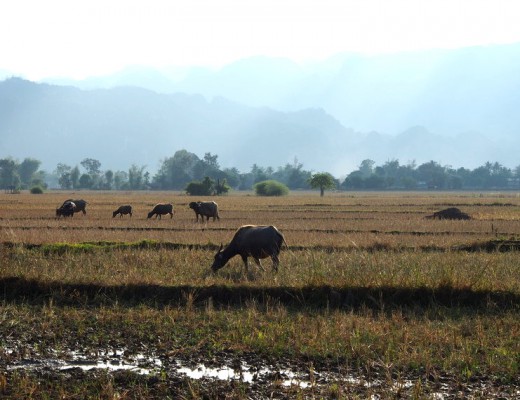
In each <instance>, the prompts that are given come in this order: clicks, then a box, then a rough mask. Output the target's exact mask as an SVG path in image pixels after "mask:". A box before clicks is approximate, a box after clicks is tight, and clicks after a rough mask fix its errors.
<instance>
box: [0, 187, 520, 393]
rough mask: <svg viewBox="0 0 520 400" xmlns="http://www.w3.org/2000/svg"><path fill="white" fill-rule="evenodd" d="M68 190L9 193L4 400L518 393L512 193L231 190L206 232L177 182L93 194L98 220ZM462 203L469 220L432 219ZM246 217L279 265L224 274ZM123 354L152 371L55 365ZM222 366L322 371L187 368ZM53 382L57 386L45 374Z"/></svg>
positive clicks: (1, 247)
mask: <svg viewBox="0 0 520 400" xmlns="http://www.w3.org/2000/svg"><path fill="white" fill-rule="evenodd" d="M71 197H78V196H77V194H71V193H50V194H44V195H39V196H38V203H35V202H34V200H33V199H34V196H32V195H29V194H25V193H22V194H20V195H6V194H0V243H1V244H0V293H2V302H1V304H0V322H1V323H0V395H2V396H3V397H7V398H9V397H11V398H17V397H28V396H33V397H39V398H44V397H54V395H56V394H57V393H59V395H60V396H65V397H73V396H76V397H77V396H80V397H114V396H115V397H117V396H119V397H121V396H123V395H124V393H127V392H128V391H129V390H131V391H134V393H141V395H142V397H151V398H164V397H165V396H170V397H204V396H206V397H209V398H217V397H219V396H221V393H227V395H228V396H230V397H238V398H244V397H255V396H256V397H266V396H267V397H268V396H270V395H272V394H273V393H274V394H275V397H280V398H284V397H295V396H316V397H320V396H321V397H336V398H338V397H356V396H360V397H362V398H364V397H366V396H370V395H378V394H379V395H382V396H383V397H387V395H386V394H387V393H388V390H389V389H391V390H393V392H392V393H394V394H395V390H396V387H399V388H400V389H399V391H400V393H401V395H405V396H410V397H414V396H415V397H428V396H433V395H434V394H435V393H438V394H442V395H446V396H459V397H460V396H463V397H464V395H467V396H474V397H488V398H489V397H506V398H507V397H513V396H514V395H515V394H518V393H519V392H518V390H519V385H520V381H519V378H518V376H519V375H520V363H519V360H520V329H519V326H520V262H519V261H520V257H519V252H518V246H517V245H516V244H517V243H518V242H519V240H520V217H519V216H520V198H519V197H518V196H516V195H515V194H487V195H486V194H484V195H481V194H473V193H440V194H437V193H427V194H423V193H399V194H395V193H391V194H386V193H368V194H362V193H356V194H348V195H347V194H331V195H328V196H325V197H323V198H321V197H319V195H317V194H315V193H313V194H298V195H290V196H288V197H284V198H282V199H280V198H275V199H266V198H257V197H253V196H245V195H232V196H227V197H221V198H220V197H219V198H217V199H216V201H217V202H218V203H219V209H220V215H221V219H220V221H216V222H213V221H209V222H208V223H203V224H201V223H200V222H199V223H196V222H195V218H194V214H193V211H192V210H190V209H189V208H188V203H189V202H190V201H192V200H193V199H192V198H190V197H186V196H179V195H178V194H175V193H171V192H163V193H161V192H157V193H108V192H107V193H97V192H85V193H83V192H82V193H81V197H82V198H84V199H85V200H87V201H88V202H89V204H88V206H87V215H85V216H83V215H75V216H74V217H73V218H70V219H67V220H64V219H61V220H56V219H55V218H54V210H55V208H56V206H57V205H58V204H61V202H62V201H63V199H66V198H71ZM195 200H197V199H195ZM158 202H171V203H173V204H174V209H175V215H174V218H173V219H170V218H164V219H162V220H160V221H159V220H157V221H156V220H147V219H146V214H147V212H148V211H149V210H150V209H151V207H153V205H154V204H156V203H158ZM119 204H131V205H132V206H133V209H134V216H133V217H132V219H130V218H123V219H119V218H115V219H113V218H112V212H113V210H114V209H115V208H117V206H118V205H119ZM449 206H456V207H458V208H460V209H461V210H463V211H464V212H467V213H468V214H470V215H471V216H472V218H473V219H472V220H469V221H444V220H443V221H438V220H429V219H425V218H424V217H425V216H426V215H429V214H432V213H433V212H435V211H437V210H440V209H443V208H447V207H449ZM248 223H258V224H273V225H275V226H277V227H278V228H279V229H280V230H281V231H282V232H283V233H284V235H285V237H286V240H287V243H288V245H289V247H288V248H284V249H283V250H282V252H281V255H280V259H281V265H280V271H279V272H278V273H277V274H274V273H273V272H272V270H271V261H270V260H269V259H267V260H264V261H263V265H264V267H265V269H266V271H265V272H262V271H260V270H259V269H258V268H256V266H253V267H252V268H251V272H250V274H249V276H246V275H245V271H244V268H243V265H242V261H241V260H240V257H236V258H234V259H232V260H231V261H230V263H229V265H227V266H226V267H224V268H223V269H222V270H220V271H219V272H218V273H217V274H212V273H210V271H209V267H210V265H211V263H212V261H213V255H214V254H215V252H216V251H217V249H218V246H219V245H220V244H221V243H223V244H224V245H225V244H227V243H228V242H229V241H230V240H231V237H232V236H233V233H234V231H235V230H236V229H237V228H238V227H239V226H240V225H243V224H248ZM120 350H121V352H122V353H123V354H125V356H124V357H123V358H122V359H121V360H120V362H121V363H123V362H124V360H125V359H126V358H128V357H130V358H131V357H137V356H139V357H141V356H143V357H145V358H146V359H147V360H149V361H148V364H146V365H149V366H150V368H152V366H153V368H152V370H153V372H152V376H153V377H154V378H153V379H150V378H145V377H143V376H142V375H139V374H138V373H137V372H125V375H121V372H110V371H108V372H103V371H101V372H102V373H101V372H100V371H97V372H94V371H83V372H82V371H79V370H70V369H69V370H65V372H64V371H62V370H60V369H57V368H54V369H53V368H52V365H56V363H57V362H58V360H59V362H65V361H67V360H71V359H74V357H77V354H81V356H82V357H84V358H85V359H87V360H92V362H96V361H99V359H100V354H112V353H114V354H115V353H116V352H117V351H120ZM105 357H106V356H105ZM30 360H37V361H38V362H39V363H40V364H39V365H40V367H36V368H34V369H31V368H29V367H27V366H28V365H29V364H30V363H29V361H30ZM151 360H155V361H151ZM158 360H159V361H160V362H159V361H158ZM209 360H212V361H211V362H212V363H213V364H214V365H217V364H224V365H231V366H234V367H233V368H235V369H236V364H237V363H238V364H240V363H243V362H244V361H247V362H248V363H250V364H251V363H253V364H258V365H262V366H264V367H265V368H267V369H270V370H271V369H272V370H273V371H282V370H286V369H291V370H292V371H294V372H295V373H296V372H299V373H304V374H305V376H307V377H309V376H312V373H311V374H310V373H309V371H316V372H315V373H316V374H318V373H320V374H321V375H320V376H321V378H320V379H321V380H320V379H318V380H315V381H314V383H312V382H313V381H312V379H311V378H309V382H311V383H309V384H308V385H305V386H298V385H297V386H294V385H293V386H291V385H288V386H284V385H281V384H279V383H277V382H280V379H281V378H280V372H278V373H275V372H273V373H272V374H270V375H269V374H268V375H266V376H265V377H263V378H258V379H259V380H258V381H256V383H255V382H245V381H242V382H240V381H230V382H226V381H219V382H215V381H214V380H211V379H203V380H201V381H194V380H192V379H191V378H187V377H186V376H184V375H182V374H179V372H177V369H176V365H178V363H179V362H181V361H182V362H184V363H188V364H189V365H193V366H195V365H197V364H198V363H201V362H209ZM24 365H25V366H26V367H25V368H24V367H23V366H24ZM157 365H159V366H157ZM45 374H50V375H51V376H53V379H52V380H50V381H49V382H53V383H52V384H48V385H40V384H38V382H41V381H42V379H43V378H42V376H44V375H45ZM277 374H278V375H277ZM65 376H68V377H69V378H70V379H65V378H64V377H65ZM353 376H355V377H356V379H354V378H353ZM2 382H4V383H2ZM107 382H108V383H107ZM233 382H234V383H233ZM366 382H372V383H371V384H366ZM399 382H401V384H400V383H399ZM403 382H404V384H403ZM109 384H110V385H112V386H111V387H110V388H109V386H107V385H109ZM215 385H217V386H215ZM215 387H218V388H219V389H222V390H224V392H219V391H218V390H217V391H216V389H215ZM78 393H79V394H78ZM123 397H124V396H123Z"/></svg>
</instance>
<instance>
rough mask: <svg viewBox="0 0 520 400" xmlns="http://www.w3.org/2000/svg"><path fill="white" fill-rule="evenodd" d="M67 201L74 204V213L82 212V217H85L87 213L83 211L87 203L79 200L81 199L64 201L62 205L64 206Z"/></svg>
mask: <svg viewBox="0 0 520 400" xmlns="http://www.w3.org/2000/svg"><path fill="white" fill-rule="evenodd" d="M68 201H71V202H73V203H74V204H76V209H75V210H74V212H75V213H77V212H80V211H81V212H83V215H85V214H86V213H87V211H86V210H85V207H87V202H86V201H85V200H81V199H78V200H72V199H67V200H65V201H64V202H63V204H65V203H66V202H68Z"/></svg>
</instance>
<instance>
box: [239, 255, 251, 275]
mask: <svg viewBox="0 0 520 400" xmlns="http://www.w3.org/2000/svg"><path fill="white" fill-rule="evenodd" d="M240 257H242V261H243V262H244V265H245V267H246V274H248V273H249V266H248V264H247V256H245V255H240Z"/></svg>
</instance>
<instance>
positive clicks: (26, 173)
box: [18, 158, 41, 187]
mask: <svg viewBox="0 0 520 400" xmlns="http://www.w3.org/2000/svg"><path fill="white" fill-rule="evenodd" d="M40 164H41V161H39V160H36V159H34V158H26V159H24V160H23V161H22V162H21V163H20V165H19V166H18V174H19V176H20V180H21V181H22V184H23V185H24V186H25V187H29V186H30V185H31V184H32V180H33V177H34V175H35V174H36V171H38V168H40Z"/></svg>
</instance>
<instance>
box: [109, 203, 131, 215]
mask: <svg viewBox="0 0 520 400" xmlns="http://www.w3.org/2000/svg"><path fill="white" fill-rule="evenodd" d="M117 214H119V218H121V217H122V216H123V215H126V214H130V217H131V216H132V206H129V205H126V206H121V207H119V208H118V209H117V210H115V211H114V212H113V213H112V218H114V217H115V216H116V215H117Z"/></svg>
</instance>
